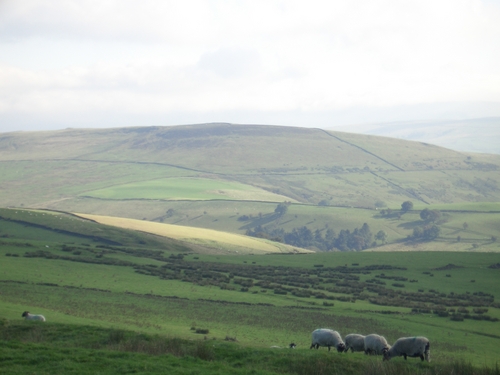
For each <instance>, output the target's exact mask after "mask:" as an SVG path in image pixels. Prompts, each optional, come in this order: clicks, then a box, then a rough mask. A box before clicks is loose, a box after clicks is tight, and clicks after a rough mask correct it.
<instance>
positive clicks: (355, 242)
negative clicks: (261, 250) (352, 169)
mask: <svg viewBox="0 0 500 375" xmlns="http://www.w3.org/2000/svg"><path fill="white" fill-rule="evenodd" d="M246 235H247V236H252V237H259V238H267V239H270V240H273V241H277V242H282V243H285V244H287V245H292V246H297V247H302V248H312V247H315V248H318V249H320V250H323V251H331V250H334V249H337V250H340V251H360V250H364V249H367V248H369V247H372V246H374V245H375V243H374V242H373V235H372V232H371V231H370V227H369V226H368V224H366V223H364V224H363V226H362V227H361V228H356V229H354V230H353V231H352V232H351V231H350V230H349V229H342V230H341V231H340V232H339V234H338V235H337V234H336V233H335V231H334V230H333V229H330V228H329V229H327V230H326V232H325V233H324V234H323V232H322V231H320V230H319V229H317V230H315V231H314V232H313V231H311V229H309V228H308V227H306V226H303V227H300V228H293V229H292V231H291V232H286V231H285V230H284V229H282V228H275V229H271V228H266V227H263V226H261V225H259V226H257V227H255V228H253V229H248V230H247V232H246Z"/></svg>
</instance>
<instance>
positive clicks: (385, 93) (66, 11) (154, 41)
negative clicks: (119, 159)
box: [0, 0, 500, 131]
mask: <svg viewBox="0 0 500 375" xmlns="http://www.w3.org/2000/svg"><path fill="white" fill-rule="evenodd" d="M499 40H500V6H499V5H498V4H497V3H495V2H491V1H479V0H460V1H459V0H433V1H431V0H422V1H418V2H413V1H401V0H354V1H349V2H346V1H332V2H327V1H314V0H309V1H298V0H296V1H272V0H266V1H264V0H253V1H231V2H227V1H222V0H211V1H210V0H209V1H203V0H199V1H189V0H187V1H182V2H181V1H159V0H146V1H138V0H121V1H118V0H116V1H105V0H101V1H97V0H96V1H88V0H86V1H83V0H82V1H79V0H57V1H56V0H49V1H42V0H24V1H22V2H19V1H14V0H7V1H3V2H1V3H0V49H1V50H2V54H1V55H0V118H1V117H2V116H3V117H5V118H16V119H21V118H22V113H26V114H27V116H28V114H29V115H30V116H32V117H31V118H36V115H37V114H40V119H42V118H43V119H45V120H44V121H41V122H40V123H42V122H43V124H46V123H49V122H50V119H51V116H52V117H53V118H54V119H55V118H57V119H62V118H65V119H66V120H65V121H66V122H69V123H70V122H71V121H72V118H73V119H74V118H75V117H76V115H79V114H82V113H85V114H86V116H87V117H86V118H89V119H90V118H92V121H93V123H89V124H88V126H106V125H109V124H110V121H109V120H110V118H112V117H113V115H112V113H115V114H116V118H121V116H122V115H123V114H125V115H126V114H127V113H130V114H134V115H135V117H134V118H135V119H136V120H137V121H141V120H140V119H141V115H142V116H143V119H144V120H142V122H141V125H147V123H144V122H147V121H149V120H148V119H150V118H151V117H150V116H151V114H152V113H153V114H159V115H161V116H164V118H168V117H169V115H170V114H174V113H175V114H176V116H180V115H179V114H180V113H186V114H189V113H190V114H192V116H190V115H186V117H185V121H181V122H182V123H188V122H193V121H191V119H194V118H196V119H199V118H201V117H202V116H201V115H200V114H206V113H211V114H212V115H211V116H215V117H216V116H217V113H219V114H220V116H221V117H224V116H228V117H230V118H226V119H225V120H226V121H233V122H248V121H246V119H248V118H249V113H252V112H260V113H261V117H259V118H261V119H263V121H266V120H265V118H266V117H265V113H273V114H274V115H270V116H269V122H274V123H276V118H278V119H279V116H278V117H276V114H277V113H281V114H282V118H283V122H282V123H284V124H286V123H287V121H290V120H287V119H291V118H297V116H294V115H293V114H296V113H298V112H299V113H304V114H306V115H307V114H310V116H311V118H318V116H320V114H321V113H334V112H335V111H348V110H349V109H350V108H351V109H355V110H356V111H360V108H361V109H362V108H372V109H374V108H390V107H392V106H401V105H417V104H420V103H439V102H454V101H457V102H458V101H460V102H477V101H481V102H485V101H486V102H491V103H497V105H498V115H500V104H498V103H500V68H499V66H500V44H499V43H498V41H499ZM93 111H94V112H95V115H91V113H92V112H93ZM103 111H104V112H105V113H106V114H107V115H106V116H105V117H103V120H102V121H99V114H100V113H101V114H102V113H103ZM380 113H382V111H381V112H380ZM228 114H230V116H229V115H228ZM42 115H43V116H42ZM72 115H73V117H72ZM479 115H480V114H479ZM65 116H66V117H65ZM250 117H252V116H250ZM257 117H258V116H257ZM176 118H182V116H181V117H176ZM301 118H304V117H301ZM360 118H361V117H360ZM221 120H222V119H221ZM30 121H32V120H28V117H26V119H25V120H23V121H19V124H27V123H30ZM58 121H59V120H58ZM207 121H209V119H207ZM378 121H380V119H379V120H378ZM56 122H57V121H56ZM54 123H55V122H54ZM295 125H296V124H295ZM0 126H1V125H0ZM11 126H12V125H11ZM20 126H21V125H20ZM22 126H23V127H25V126H26V125H22ZM32 126H33V127H34V126H37V124H36V123H33V124H32ZM40 126H42V125H40ZM43 126H45V125H43ZM1 130H2V129H0V131H1Z"/></svg>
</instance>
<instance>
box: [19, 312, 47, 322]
mask: <svg viewBox="0 0 500 375" xmlns="http://www.w3.org/2000/svg"><path fill="white" fill-rule="evenodd" d="M22 317H23V318H24V319H26V320H39V321H41V322H45V317H44V316H43V315H33V314H30V313H29V311H25V312H23V315H22Z"/></svg>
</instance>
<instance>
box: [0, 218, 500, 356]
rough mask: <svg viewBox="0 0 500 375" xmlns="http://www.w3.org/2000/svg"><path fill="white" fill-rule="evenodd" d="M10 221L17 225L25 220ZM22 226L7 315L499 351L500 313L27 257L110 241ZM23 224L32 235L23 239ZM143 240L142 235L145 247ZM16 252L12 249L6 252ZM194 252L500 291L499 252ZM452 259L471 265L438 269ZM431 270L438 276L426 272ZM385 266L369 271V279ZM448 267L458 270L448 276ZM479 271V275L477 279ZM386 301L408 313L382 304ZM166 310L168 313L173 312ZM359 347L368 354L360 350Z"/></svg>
mask: <svg viewBox="0 0 500 375" xmlns="http://www.w3.org/2000/svg"><path fill="white" fill-rule="evenodd" d="M40 214H41V213H40ZM27 215H28V216H29V213H28V214H27ZM54 216H55V217H58V215H54ZM65 220H68V221H69V224H68V225H74V223H72V221H71V220H69V217H67V218H65ZM58 221H59V220H58ZM60 221H64V220H60ZM9 223H10V225H12V226H14V224H16V223H12V222H9ZM16 225H17V229H16V228H13V227H7V226H4V227H2V228H3V230H2V233H3V234H8V236H7V237H6V238H4V239H2V246H0V259H1V260H2V262H1V263H0V281H2V282H0V289H1V291H0V296H1V297H0V298H1V299H0V315H1V316H3V317H6V318H8V319H12V320H17V319H20V317H19V315H20V312H22V311H24V310H29V311H32V312H36V313H43V314H45V315H46V316H47V317H49V318H50V319H49V320H50V321H51V322H60V323H74V324H91V325H99V326H104V327H116V328H133V329H134V330H138V331H144V332H150V333H161V334H163V335H165V334H168V335H176V336H179V337H184V338H193V337H197V335H195V334H193V332H192V331H191V330H190V328H191V327H193V326H196V327H200V328H208V329H210V334H209V335H208V337H209V338H213V337H215V338H216V339H217V340H221V339H223V338H224V337H225V336H231V337H237V339H238V340H239V341H240V343H241V344H242V345H250V346H254V347H269V346H271V345H281V346H283V345H287V343H289V342H291V341H295V342H296V343H297V344H299V347H300V348H307V347H308V345H309V340H310V332H311V330H313V329H315V328H317V327H318V326H331V327H334V328H336V329H338V330H339V331H340V332H341V333H342V335H345V334H347V333H350V332H362V333H368V332H372V331H376V332H378V333H381V334H384V335H385V336H386V337H387V338H388V339H389V341H394V340H395V339H396V338H398V337H400V336H403V335H417V334H422V335H426V336H428V337H430V338H431V339H432V342H433V352H432V353H433V361H435V362H436V363H438V364H443V363H445V362H446V361H447V360H448V359H449V358H466V359H467V360H471V361H473V362H475V363H477V364H484V363H487V364H490V365H491V364H493V363H494V361H495V360H496V354H497V353H496V349H495V348H496V347H497V344H498V340H499V339H500V331H499V328H498V325H499V323H498V322H496V323H494V322H487V321H473V320H466V321H464V322H452V321H450V320H449V319H446V318H437V317H435V316H434V315H432V314H431V315H429V314H423V315H411V314H409V309H408V308H402V307H397V306H380V305H373V304H370V303H368V302H367V301H364V300H359V299H358V300H357V301H356V302H355V303H352V302H341V301H338V300H335V301H334V302H335V306H334V307H324V306H323V305H322V302H321V300H316V299H314V298H299V297H295V296H292V295H290V294H289V295H276V294H273V293H272V292H271V291H269V292H267V293H262V292H260V289H261V288H258V287H254V288H252V289H251V290H250V293H242V292H240V291H239V289H236V290H225V289H220V288H219V287H216V286H214V285H212V286H210V285H207V286H202V285H198V284H193V283H191V282H183V281H180V280H162V279H160V278H158V277H154V276H146V275H143V274H139V273H136V272H135V271H134V268H133V267H131V266H118V265H111V264H110V265H105V264H89V263H81V262H68V261H67V260H62V259H43V258H25V257H23V256H22V255H23V254H24V253H25V252H26V251H30V252H33V251H36V250H49V251H50V252H51V253H52V254H54V255H59V256H68V255H69V256H70V257H77V258H78V257H84V258H85V257H86V258H92V257H95V254H96V253H95V250H98V249H101V248H97V247H96V245H98V244H99V243H98V242H97V243H90V244H87V245H85V242H88V239H86V238H81V237H77V236H74V237H72V238H68V237H67V234H64V233H58V232H53V233H52V237H47V238H45V241H43V242H42V241H38V240H36V238H37V236H43V233H39V234H37V233H33V231H32V230H31V229H30V228H28V229H26V228H25V229H24V231H23V230H22V229H21V228H20V227H21V226H22V225H20V224H16ZM80 228H81V227H80ZM98 228H101V230H103V232H104V234H103V237H106V236H107V235H109V236H114V235H115V232H113V229H112V228H109V227H98ZM108 228H109V229H108ZM39 230H42V229H40V228H39ZM108 231H109V232H108ZM23 233H25V234H26V235H28V236H31V237H30V238H29V239H22V238H23ZM106 233H107V234H106ZM124 233H126V232H124ZM49 240H50V242H48V241H49ZM26 243H29V244H30V245H29V246H28V245H26ZM69 243H72V246H77V247H78V248H79V249H80V250H79V251H80V253H81V254H80V255H73V254H71V253H68V252H67V251H64V247H63V246H62V245H61V244H69ZM132 243H133V242H128V246H127V247H124V248H123V249H124V250H126V249H127V248H128V247H130V246H131V245H132ZM47 245H48V246H49V247H48V248H47V247H46V246H47ZM140 246H141V244H140V243H138V242H136V245H135V247H140ZM142 246H144V245H142ZM113 248H116V249H117V251H114V252H111V253H109V254H106V255H105V258H109V259H120V260H122V261H123V260H126V261H129V262H132V263H133V264H153V265H157V266H161V265H162V264H164V263H163V261H160V260H155V259H151V258H144V257H143V258H140V257H137V256H132V255H127V254H128V253H127V252H123V251H121V250H119V248H120V247H116V246H114V247H113ZM118 250H119V251H118ZM7 253H8V254H11V256H5V255H6V254H7ZM12 254H17V255H19V257H15V256H12ZM166 254H167V255H168V252H167V253H166ZM186 261H188V262H194V264H197V262H199V264H200V266H201V265H202V264H205V263H206V262H215V263H220V262H222V263H226V264H234V265H245V266H247V267H257V266H266V265H269V266H280V267H294V268H295V267H301V268H303V269H314V268H315V265H317V264H322V265H324V266H325V267H337V266H344V265H347V266H349V267H352V264H358V266H356V267H363V266H368V265H373V264H386V265H393V266H404V267H407V268H408V270H406V271H404V270H385V271H383V273H384V274H385V275H387V276H404V277H407V278H408V279H417V280H418V283H405V290H407V291H413V292H416V291H417V289H424V290H426V291H427V290H429V289H437V290H438V291H439V292H440V293H446V294H448V293H450V292H454V293H466V292H469V293H475V292H478V291H481V292H486V293H490V294H492V295H494V297H495V300H498V298H500V294H499V292H498V288H497V287H496V280H497V279H498V277H497V276H498V275H497V274H498V270H494V269H490V268H488V266H489V265H491V264H495V263H498V262H500V258H499V255H497V254H495V253H453V254H447V253H433V254H431V253H423V252H415V253H407V254H402V253H399V254H398V253H387V254H385V253H324V254H309V255H288V256H286V255H246V256H241V255H240V256H218V255H217V256H214V255H208V254H206V255H202V254H191V255H188V256H187V257H186ZM448 263H453V264H454V265H456V266H461V267H463V268H456V269H452V270H446V271H435V270H434V268H436V267H440V266H444V265H446V264H448ZM428 271H430V272H431V273H433V274H434V276H432V277H431V276H429V275H427V274H423V272H428ZM200 272H201V271H200ZM379 273H380V271H378V272H372V273H371V274H366V275H360V277H361V281H363V280H367V279H369V278H373V276H374V275H375V274H379ZM446 274H448V275H450V277H446ZM471 280H475V282H474V283H471V282H470V281H471ZM13 281H19V282H22V283H21V284H19V283H15V282H13ZM25 283H26V284H25ZM390 283H391V282H388V285H389V286H390ZM56 285H57V286H56ZM252 291H255V292H256V293H251V292H252ZM173 296H176V297H177V298H172V297H173ZM221 301H226V302H221ZM235 303H245V304H235ZM261 304H272V305H273V306H263V305H261ZM296 307H300V308H298V309H297V308H296ZM318 308H319V310H318ZM311 309H316V310H311ZM386 310H391V311H399V312H401V313H402V314H401V315H398V314H390V315H387V314H381V313H380V312H383V311H386ZM489 310H490V311H489V312H488V314H489V315H491V316H493V317H499V318H500V311H499V310H498V309H495V308H490V309H489ZM377 312H378V313H377ZM166 316H167V317H168V319H165V318H164V317H166ZM353 356H354V358H358V356H359V355H353Z"/></svg>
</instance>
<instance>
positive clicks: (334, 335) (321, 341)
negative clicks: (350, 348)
mask: <svg viewBox="0 0 500 375" xmlns="http://www.w3.org/2000/svg"><path fill="white" fill-rule="evenodd" d="M320 346H326V347H328V351H330V348H331V347H332V346H333V347H335V348H337V351H338V352H339V353H342V352H343V351H344V350H345V344H344V342H343V341H342V337H340V334H339V333H338V332H337V331H332V330H331V329H327V328H320V329H317V330H315V331H313V333H312V343H311V347H310V348H309V349H312V348H316V349H318V348H319V347H320Z"/></svg>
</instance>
